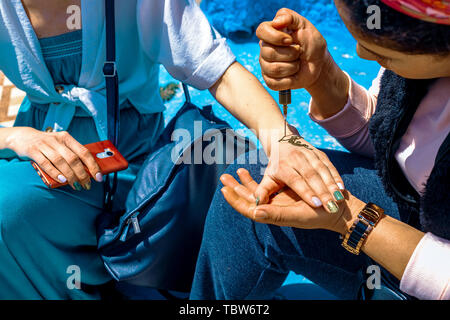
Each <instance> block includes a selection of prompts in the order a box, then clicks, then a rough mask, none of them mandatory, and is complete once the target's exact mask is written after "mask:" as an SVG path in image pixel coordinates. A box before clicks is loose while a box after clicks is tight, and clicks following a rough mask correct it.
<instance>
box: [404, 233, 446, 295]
mask: <svg viewBox="0 0 450 320" xmlns="http://www.w3.org/2000/svg"><path fill="white" fill-rule="evenodd" d="M449 266H450V241H448V240H445V239H442V238H439V237H437V236H435V235H433V234H431V233H427V234H425V236H424V237H423V238H422V240H421V241H420V242H419V244H418V245H417V247H416V249H415V250H414V253H413V255H412V256H411V258H410V260H409V262H408V265H407V266H406V269H405V272H404V273H403V277H402V279H401V281H400V290H402V291H404V292H406V293H407V294H409V295H412V296H414V297H417V298H419V299H427V300H446V299H450V268H449Z"/></svg>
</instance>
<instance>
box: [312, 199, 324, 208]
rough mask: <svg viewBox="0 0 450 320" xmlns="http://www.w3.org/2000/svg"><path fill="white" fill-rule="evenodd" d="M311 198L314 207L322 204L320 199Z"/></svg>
mask: <svg viewBox="0 0 450 320" xmlns="http://www.w3.org/2000/svg"><path fill="white" fill-rule="evenodd" d="M311 200H312V202H313V203H314V205H315V206H316V207H320V206H322V201H320V199H319V198H317V197H312V199H311Z"/></svg>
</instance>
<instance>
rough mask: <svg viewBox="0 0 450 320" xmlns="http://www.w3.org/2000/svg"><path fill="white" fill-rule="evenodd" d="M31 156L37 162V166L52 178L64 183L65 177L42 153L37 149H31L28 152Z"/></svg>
mask: <svg viewBox="0 0 450 320" xmlns="http://www.w3.org/2000/svg"><path fill="white" fill-rule="evenodd" d="M30 156H31V158H32V159H33V160H34V161H35V162H36V163H37V164H38V166H39V167H40V168H41V169H42V170H44V172H45V173H46V174H48V175H49V176H50V177H51V178H52V179H53V180H55V181H59V182H61V183H66V181H67V178H66V177H65V176H63V174H62V173H61V172H60V171H59V170H58V169H56V168H55V166H54V165H53V164H52V163H51V161H50V160H49V159H47V157H46V156H44V155H43V154H42V152H40V151H39V150H35V151H32V152H31V153H30Z"/></svg>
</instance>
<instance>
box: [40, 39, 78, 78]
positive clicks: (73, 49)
mask: <svg viewBox="0 0 450 320" xmlns="http://www.w3.org/2000/svg"><path fill="white" fill-rule="evenodd" d="M82 34H83V32H82V30H77V31H73V32H69V33H65V34H62V35H59V36H57V37H50V38H42V39H39V43H40V45H41V51H42V56H43V57H44V61H45V64H46V65H47V69H48V71H49V72H50V75H51V76H52V78H53V82H54V83H59V84H72V83H78V81H79V80H80V72H81V63H82V50H83V45H82V40H83V35H82Z"/></svg>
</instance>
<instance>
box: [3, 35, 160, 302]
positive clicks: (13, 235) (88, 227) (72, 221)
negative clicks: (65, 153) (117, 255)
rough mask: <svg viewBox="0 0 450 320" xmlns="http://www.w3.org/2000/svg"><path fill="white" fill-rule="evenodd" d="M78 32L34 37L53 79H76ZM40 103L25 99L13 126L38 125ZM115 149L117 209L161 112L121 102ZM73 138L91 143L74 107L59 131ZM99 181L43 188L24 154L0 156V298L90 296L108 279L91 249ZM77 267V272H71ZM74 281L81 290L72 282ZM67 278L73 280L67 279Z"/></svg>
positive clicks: (87, 120)
mask: <svg viewBox="0 0 450 320" xmlns="http://www.w3.org/2000/svg"><path fill="white" fill-rule="evenodd" d="M81 37H82V32H81V30H80V31H75V32H70V33H66V34H63V35H59V36H56V37H51V38H44V39H40V45H41V49H42V52H43V55H44V58H45V62H46V65H47V68H48V70H49V71H50V74H51V75H52V77H53V79H54V83H57V84H77V83H78V80H79V76H80V69H81V62H82V45H81V43H82V42H81ZM47 110H48V105H39V104H31V105H30V107H29V108H27V109H25V110H21V112H19V114H18V116H17V119H16V121H15V123H14V126H16V127H18V126H26V127H33V128H36V129H38V130H40V129H41V128H42V126H43V122H44V119H45V116H46V113H47ZM120 120H121V123H120V138H119V145H118V149H119V151H120V152H121V153H122V154H123V155H124V156H125V158H126V159H127V160H128V161H129V162H130V167H129V169H128V170H126V171H124V172H122V173H120V174H119V186H118V198H117V203H116V204H115V205H117V206H118V207H123V205H124V201H125V197H126V194H127V191H128V190H129V188H130V187H131V184H132V182H133V181H134V177H135V174H136V172H137V171H138V170H139V167H140V164H141V163H142V162H143V160H144V159H145V158H146V156H147V155H148V153H150V152H151V151H152V148H153V147H154V143H155V141H156V140H157V138H158V137H159V135H160V133H161V131H162V129H163V125H164V121H163V116H162V113H155V114H145V115H140V114H139V113H138V112H137V110H136V109H135V108H134V107H133V106H132V105H131V103H129V102H128V101H126V102H125V103H124V104H123V105H122V106H121V112H120ZM67 131H68V132H69V133H70V134H71V135H72V136H73V137H74V138H75V139H76V140H77V141H78V142H80V143H81V144H87V143H91V142H96V141H99V138H98V134H97V131H96V128H95V124H94V121H93V119H92V118H91V117H90V116H89V115H88V114H87V113H86V111H84V110H83V109H82V108H81V107H80V108H77V111H76V114H75V117H74V119H73V120H72V122H71V125H70V127H69V128H68V130H67ZM102 201H103V185H102V183H97V182H95V181H93V183H92V188H91V190H89V191H86V190H82V191H74V190H72V188H71V187H69V186H65V187H62V188H59V189H54V190H52V189H49V188H48V187H47V186H46V185H45V184H44V183H43V182H42V180H41V179H40V177H39V176H38V175H37V174H36V171H35V170H34V169H33V167H32V166H31V164H30V162H29V161H28V160H27V159H19V158H14V159H10V160H4V159H0V264H1V268H0V299H43V298H45V299H97V298H99V297H100V295H99V292H98V285H101V284H104V283H106V282H108V281H109V280H111V278H110V276H109V274H108V273H107V271H106V269H105V268H104V266H103V262H102V260H101V258H100V256H99V255H98V253H97V251H96V246H97V237H96V231H95V220H96V218H97V216H98V215H99V214H100V213H101V210H102ZM78 271H79V272H78ZM78 276H79V280H80V282H81V288H80V289H78V287H79V286H77V285H76V282H74V280H77V279H78ZM74 284H75V285H74Z"/></svg>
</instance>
